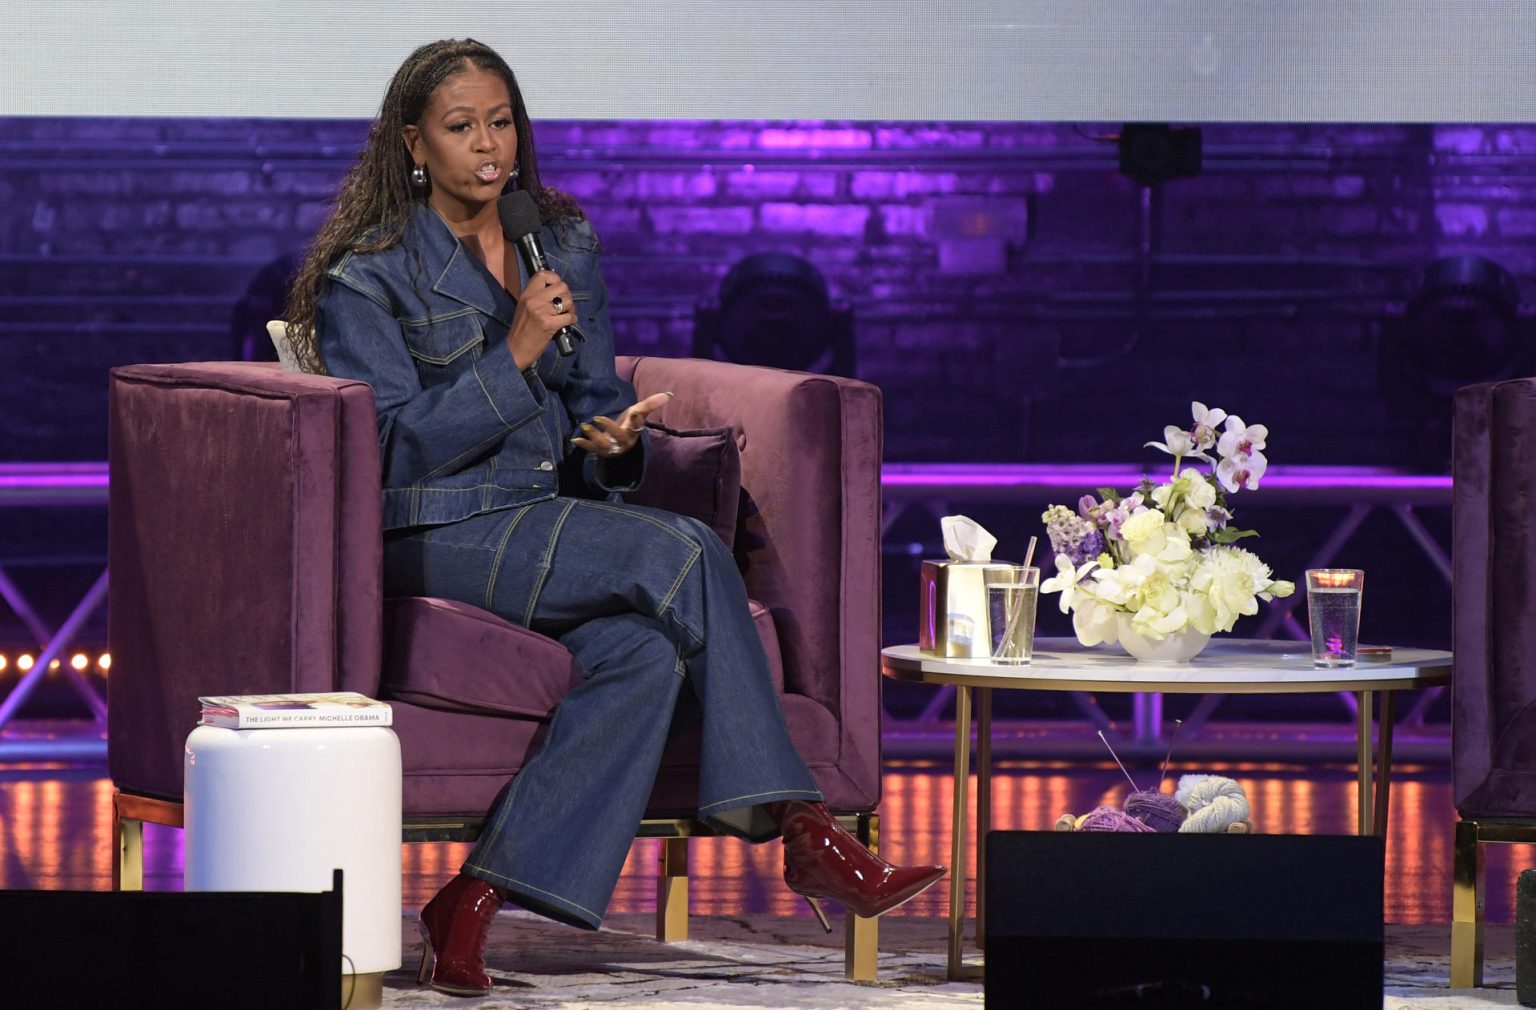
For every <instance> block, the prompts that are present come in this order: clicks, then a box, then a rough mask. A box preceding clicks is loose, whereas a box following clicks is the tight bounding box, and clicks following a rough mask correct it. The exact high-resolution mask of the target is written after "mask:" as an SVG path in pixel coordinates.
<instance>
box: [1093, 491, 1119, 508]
mask: <svg viewBox="0 0 1536 1010" xmlns="http://www.w3.org/2000/svg"><path fill="white" fill-rule="evenodd" d="M1094 494H1096V495H1098V496H1099V501H1107V502H1109V503H1110V504H1111V505H1119V504H1120V492H1119V491H1116V490H1115V489H1114V488H1112V487H1100V488H1094Z"/></svg>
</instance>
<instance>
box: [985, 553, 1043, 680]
mask: <svg viewBox="0 0 1536 1010" xmlns="http://www.w3.org/2000/svg"><path fill="white" fill-rule="evenodd" d="M986 583H987V629H988V634H989V635H990V643H991V650H990V652H989V653H988V655H989V656H990V657H991V659H992V662H994V663H1027V662H1029V661H1030V658H1031V657H1032V656H1033V655H1034V651H1035V604H1036V601H1037V599H1038V597H1039V592H1040V569H1038V568H1025V567H1024V566H1023V565H1009V566H1008V567H1006V568H997V569H993V570H989V571H988V572H987V573H986Z"/></svg>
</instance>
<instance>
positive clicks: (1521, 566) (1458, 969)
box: [1451, 378, 1536, 988]
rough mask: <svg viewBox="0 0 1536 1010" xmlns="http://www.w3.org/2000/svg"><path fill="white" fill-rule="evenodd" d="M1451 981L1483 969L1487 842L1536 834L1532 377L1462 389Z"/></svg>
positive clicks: (1535, 405) (1535, 426) (1468, 981)
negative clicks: (1484, 863)
mask: <svg viewBox="0 0 1536 1010" xmlns="http://www.w3.org/2000/svg"><path fill="white" fill-rule="evenodd" d="M1454 431H1455V434H1454V444H1453V450H1452V460H1453V465H1454V470H1455V480H1454V486H1455V491H1454V498H1453V505H1452V516H1451V519H1452V522H1451V526H1452V530H1453V534H1452V536H1453V541H1452V559H1453V565H1454V575H1455V586H1456V591H1455V595H1454V600H1453V618H1452V632H1451V635H1452V640H1453V645H1454V648H1455V661H1454V667H1453V674H1452V685H1451V701H1452V719H1453V721H1452V727H1451V752H1452V757H1453V759H1454V766H1455V771H1454V799H1455V802H1456V810H1457V812H1458V813H1459V814H1460V815H1461V820H1460V821H1459V822H1458V823H1457V825H1456V844H1455V866H1454V869H1453V877H1454V885H1453V899H1452V901H1453V911H1452V924H1451V985H1452V987H1454V988H1467V987H1470V986H1479V985H1482V980H1483V921H1482V920H1483V853H1482V848H1481V845H1482V843H1484V842H1536V606H1533V597H1532V594H1533V592H1536V378H1529V379H1512V380H1509V381H1504V382H1494V383H1485V384H1483V385H1478V386H1468V387H1466V388H1464V389H1461V390H1459V391H1458V392H1457V394H1456V402H1455V426H1454Z"/></svg>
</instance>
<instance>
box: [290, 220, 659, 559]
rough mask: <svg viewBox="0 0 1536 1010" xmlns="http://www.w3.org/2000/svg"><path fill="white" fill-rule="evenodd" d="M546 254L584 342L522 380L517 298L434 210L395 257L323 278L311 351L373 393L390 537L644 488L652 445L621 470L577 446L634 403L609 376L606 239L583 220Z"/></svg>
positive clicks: (352, 265)
mask: <svg viewBox="0 0 1536 1010" xmlns="http://www.w3.org/2000/svg"><path fill="white" fill-rule="evenodd" d="M540 240H541V242H542V243H543V246H544V252H545V255H546V256H547V258H548V260H549V263H550V268H551V269H552V270H554V271H555V272H556V273H558V274H559V275H560V277H561V278H562V279H563V280H564V281H565V282H566V283H567V284H568V285H569V286H570V289H571V294H572V296H573V297H574V300H575V303H576V304H575V306H574V310H575V313H576V317H577V319H578V322H579V325H580V327H581V329H582V331H583V332H584V333H585V335H586V339H585V340H584V341H578V342H577V349H576V353H575V354H572V355H570V356H568V357H561V356H560V354H559V352H558V351H557V349H556V347H555V345H554V343H553V341H552V342H551V343H550V345H549V346H548V347H547V348H545V351H544V355H543V356H542V357H541V358H540V359H539V360H538V362H536V363H535V364H534V366H533V367H531V368H529V369H528V371H526V372H520V371H519V370H518V367H517V364H516V362H515V361H514V360H513V357H512V353H511V351H510V350H509V349H508V347H507V341H506V336H507V330H508V329H509V328H510V326H511V324H512V313H513V311H514V310H515V309H516V307H517V300H516V299H515V298H513V297H512V296H511V295H510V294H509V293H508V292H507V291H506V289H505V288H504V287H503V286H502V285H501V283H500V282H499V281H497V280H496V279H495V278H494V277H493V276H492V274H491V273H490V271H489V270H487V269H486V268H485V266H484V264H482V263H481V262H480V260H479V259H478V257H476V256H475V255H474V254H473V253H472V252H471V251H470V250H469V249H467V248H466V247H465V246H464V244H463V243H462V242H460V241H459V239H458V237H457V236H456V235H454V234H453V232H452V230H451V229H450V228H449V227H448V224H447V222H445V221H444V220H443V219H442V218H441V217H440V216H438V214H437V212H436V211H434V210H432V209H431V208H430V207H428V206H427V205H426V204H421V205H419V206H418V207H417V208H416V211H415V213H414V215H413V216H412V218H411V221H410V222H409V223H408V224H407V227H406V231H405V237H404V239H403V240H402V241H401V242H400V243H399V244H397V245H395V246H393V247H391V248H389V249H386V250H384V251H382V252H377V253H367V254H356V253H348V254H347V255H345V256H343V257H342V258H341V259H340V260H339V261H337V263H336V265H335V266H334V267H332V268H331V270H330V271H329V274H328V276H327V278H326V281H325V283H324V285H323V288H322V291H321V294H320V298H319V302H318V306H317V312H316V320H315V338H316V342H317V344H318V347H319V351H320V357H321V360H322V361H323V362H324V363H325V367H326V370H327V371H328V372H330V374H332V375H335V376H340V377H344V378H352V379H359V380H361V381H363V382H366V383H368V384H369V385H370V386H372V387H373V396H374V407H375V409H376V410H377V412H378V425H379V450H380V455H381V456H382V461H383V486H384V528H385V529H399V528H402V527H408V526H427V525H437V524H441V523H449V522H455V521H457V520H460V519H465V518H468V517H469V516H472V515H477V514H479V513H482V512H488V511H492V510H494V509H503V508H510V507H513V506H518V505H526V504H529V503H530V502H535V501H539V500H541V499H545V498H551V497H554V496H555V495H556V494H564V495H568V496H573V497H583V498H602V497H608V498H616V497H617V494H616V492H620V491H629V490H633V489H634V488H636V487H638V486H639V483H640V479H641V476H642V475H643V471H644V464H645V452H646V441H645V439H646V436H645V435H644V434H642V435H641V441H640V443H639V444H637V445H636V447H635V448H634V449H632V450H630V451H629V452H628V453H626V454H624V455H623V456H621V457H619V458H618V459H616V460H607V459H598V458H594V457H591V456H588V455H587V454H586V453H585V452H583V451H582V450H581V449H578V448H576V447H575V446H573V445H571V443H570V437H571V435H572V434H573V433H574V432H575V430H576V428H577V427H578V426H579V425H580V424H581V423H582V422H583V421H589V420H591V419H592V417H594V416H595V415H598V414H603V415H606V416H608V417H611V418H617V417H618V415H619V413H620V412H621V411H623V410H624V408H625V407H628V406H629V405H630V404H632V403H634V402H635V392H634V388H633V387H632V386H631V385H630V384H629V383H628V382H625V381H624V380H623V379H620V378H619V377H618V376H617V375H616V374H615V372H614V361H613V329H612V326H611V324H610V323H609V320H608V293H607V288H606V287H605V285H604V284H603V277H602V274H601V272H600V271H599V269H598V255H597V238H596V236H595V235H594V233H593V231H592V227H591V225H589V224H588V223H587V222H586V221H585V220H580V219H574V218H567V219H564V220H562V221H560V222H558V223H557V224H555V225H553V226H550V225H546V226H545V227H544V228H543V230H542V231H541V233H540ZM507 256H508V257H509V261H510V259H511V258H512V257H513V256H514V253H513V250H512V248H511V246H510V245H509V246H508V249H507ZM526 280H527V278H526V276H525V277H524V281H525V282H526Z"/></svg>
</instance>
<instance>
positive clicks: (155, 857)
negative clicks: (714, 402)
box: [0, 759, 1536, 1010]
mask: <svg viewBox="0 0 1536 1010" xmlns="http://www.w3.org/2000/svg"><path fill="white" fill-rule="evenodd" d="M1130 771H1131V774H1132V775H1134V776H1136V778H1137V781H1138V783H1139V784H1141V785H1144V786H1146V785H1150V784H1151V783H1153V782H1155V781H1156V779H1157V767H1156V765H1155V764H1146V763H1142V764H1133V765H1131V766H1130ZM1188 772H1216V773H1220V774H1225V775H1230V776H1232V777H1234V778H1236V779H1237V780H1238V781H1239V782H1241V783H1242V784H1243V786H1244V788H1245V789H1246V791H1247V792H1248V795H1249V797H1250V799H1251V801H1252V803H1253V806H1254V811H1255V813H1254V822H1255V826H1256V828H1257V829H1258V830H1259V831H1264V832H1296V833H1314V834H1315V833H1335V834H1338V833H1349V832H1352V831H1353V830H1354V816H1355V814H1354V810H1355V796H1354V772H1353V768H1352V766H1351V765H1349V764H1348V763H1347V762H1337V763H1335V762H1312V763H1306V764H1302V763H1288V762H1280V761H1275V762H1232V761H1226V762H1221V761H1215V760H1212V761H1209V762H1194V761H1191V762H1187V763H1176V764H1175V765H1174V766H1173V767H1171V768H1170V770H1169V772H1168V775H1167V779H1166V782H1165V788H1168V789H1171V788H1172V787H1173V783H1174V782H1175V781H1176V780H1177V777H1178V776H1179V775H1180V774H1184V773H1188ZM950 781H951V780H950V777H949V768H948V765H947V762H945V761H942V760H936V761H890V762H888V763H887V773H886V777H885V784H884V787H885V798H884V801H883V803H882V805H881V812H882V824H881V841H882V852H883V853H884V854H885V855H887V856H888V857H889V858H891V859H893V860H896V861H898V862H900V861H911V862H938V863H946V862H948V850H949V818H950V807H951V796H950ZM1126 788H1127V785H1126V781H1125V778H1124V776H1123V775H1122V774H1121V772H1120V770H1119V769H1118V768H1116V767H1115V766H1114V765H1113V764H1112V763H1111V762H1109V761H1108V760H1104V761H1090V760H1079V759H1074V760H1071V761H1030V760H1005V761H999V762H998V764H997V776H996V779H995V814H994V817H995V821H996V824H997V826H998V827H1001V828H1019V829H1045V828H1049V827H1050V826H1051V825H1052V824H1053V823H1054V822H1055V820H1056V818H1057V817H1059V816H1060V815H1061V814H1062V813H1066V812H1074V813H1083V812H1086V811H1087V810H1090V809H1092V808H1093V807H1094V806H1097V805H1099V804H1101V803H1119V802H1120V801H1121V800H1122V799H1123V797H1124V793H1125V790H1126ZM1450 791H1451V786H1450V769H1449V767H1448V766H1447V765H1446V764H1444V763H1441V762H1424V763H1409V762H1406V761H1405V762H1403V763H1401V764H1399V765H1397V766H1396V767H1395V768H1394V785H1393V791H1392V809H1391V823H1390V833H1389V837H1388V846H1387V874H1386V908H1385V913H1386V919H1387V922H1388V923H1389V924H1392V925H1391V926H1390V927H1389V930H1388V964H1387V993H1388V996H1387V999H1386V1002H1385V1004H1384V1006H1385V1007H1388V1008H1399V1007H1418V1006H1434V1007H1436V1008H1442V1010H1452V1008H1458V1007H1484V1006H1507V1005H1514V1004H1515V1000H1514V993H1513V984H1514V983H1513V969H1512V949H1513V944H1512V938H1511V936H1510V933H1511V930H1510V929H1509V927H1507V926H1505V927H1502V928H1499V927H1496V928H1493V929H1490V931H1489V966H1488V980H1489V982H1490V983H1491V984H1492V986H1493V987H1492V988H1491V989H1489V990H1485V991H1481V992H1479V993H1476V994H1471V993H1469V994H1452V993H1450V992H1449V991H1448V990H1447V989H1445V988H1444V986H1445V985H1446V979H1447V977H1448V968H1447V967H1446V965H1447V955H1448V951H1449V932H1450V931H1449V927H1448V926H1447V925H1444V924H1446V923H1448V922H1449V921H1450V916H1451V904H1450V903H1451V887H1450V866H1451V831H1452V825H1453V824H1454V823H1455V813H1454V810H1453V808H1452V805H1451V798H1450ZM111 793H112V789H111V783H110V782H109V781H108V780H107V778H106V777H105V769H103V768H101V767H99V766H87V767H69V766H64V765H44V764H18V765H8V766H0V887H3V888H34V889H50V890H51V889H81V890H105V889H107V888H108V887H109V883H110V874H111V859H110V853H111V848H110V845H111V841H110V837H109V836H110V831H111ZM974 799H975V798H974V795H973V796H972V797H971V800H972V803H974ZM658 845H659V843H658V842H656V841H654V840H640V841H637V842H636V843H635V846H634V848H633V850H632V851H631V853H630V857H629V861H628V863H627V864H626V866H625V869H624V873H623V876H622V878H621V880H620V882H619V886H618V890H617V891H616V893H615V895H614V899H613V903H612V904H611V906H610V907H609V920H608V923H607V928H606V929H605V930H604V931H603V932H602V933H600V934H598V935H596V936H592V935H588V934H580V933H577V932H575V931H572V930H570V929H567V928H564V927H558V926H554V925H553V924H548V923H545V922H543V921H542V920H537V919H536V918H534V917H532V916H530V915H528V914H527V913H524V912H521V911H516V910H509V911H507V912H504V913H503V914H502V916H501V917H500V918H499V919H498V922H497V926H496V928H495V931H494V933H493V937H492V945H491V960H490V962H489V963H490V964H491V966H492V968H493V974H495V975H496V976H497V977H498V979H499V980H500V982H499V986H500V985H504V986H505V987H506V988H500V987H499V988H498V990H497V993H496V995H495V996H494V997H493V998H492V1001H491V1003H490V1004H489V1005H503V1004H501V1003H500V1001H501V1000H504V999H507V998H512V999H515V1000H517V1001H518V1002H517V1005H519V1006H551V1007H553V1006H582V1005H588V1004H589V1003H591V1002H606V1001H609V1000H613V999H615V998H618V996H617V994H618V993H619V992H621V991H622V992H626V993H630V994H632V995H633V998H632V999H626V1002H625V1005H626V1006H636V1007H646V1008H663V1007H670V1006H683V1005H691V1006H698V1005H701V1003H703V1004H707V1003H714V1004H715V1005H724V1004H727V1003H728V1004H729V1005H732V1006H739V1007H752V1006H758V1005H761V1006H786V1007H787V1006H794V1007H799V1006H805V1007H833V1006H847V1005H860V1006H880V1007H902V1008H929V1007H933V1008H937V1007H949V1006H955V1005H973V1006H974V1005H979V1002H980V987H979V986H978V985H976V984H963V983H946V982H944V981H943V980H942V975H943V964H944V944H945V939H944V938H945V927H944V918H943V917H944V914H945V911H946V905H945V902H946V894H947V891H946V889H945V888H944V887H942V886H940V887H935V888H933V889H931V890H930V891H929V892H928V893H927V894H924V895H922V896H920V897H919V898H918V899H916V900H914V901H912V902H910V903H909V904H907V905H906V906H903V907H902V908H900V909H898V910H896V911H895V912H893V913H891V914H890V915H889V916H887V917H886V918H885V920H884V921H883V924H882V942H881V979H882V981H881V982H880V983H879V984H877V985H876V986H874V987H868V986H859V987H856V988H855V987H853V986H850V985H848V984H845V983H842V982H841V981H840V977H841V970H842V953H841V929H840V928H839V929H838V931H837V932H836V933H835V934H834V935H832V936H830V937H827V936H824V935H823V934H822V933H821V931H820V930H819V929H818V928H816V926H815V924H814V920H813V919H812V918H811V916H810V912H809V909H808V908H807V907H806V905H805V904H804V902H803V901H801V900H800V899H798V898H796V897H795V896H794V895H793V894H791V893H790V892H789V891H788V890H787V889H786V888H785V887H784V885H783V883H782V881H781V880H780V879H779V874H780V872H781V866H782V864H781V862H780V860H781V856H780V850H779V846H778V845H776V844H769V845H761V846H751V845H747V844H745V843H741V842H737V841H735V840H731V839H698V840H696V841H695V843H694V847H693V851H692V853H691V854H690V864H691V870H692V877H691V880H692V884H691V891H692V894H691V908H692V913H693V916H694V918H693V929H692V935H693V939H692V940H691V941H690V942H689V943H687V944H682V945H677V946H675V947H669V946H664V945H658V944H655V943H654V940H651V939H648V938H647V936H646V934H647V931H648V930H649V929H650V928H651V913H652V910H653V908H654V897H655V883H656V861H657V854H658V853H657V849H658ZM468 848H469V847H468V846H467V845H461V844H448V843H443V844H422V845H407V846H403V847H402V865H403V868H404V890H403V894H404V905H405V907H404V909H403V910H402V929H404V930H405V934H404V935H405V940H406V960H407V966H406V968H405V969H403V970H402V972H401V973H398V974H395V975H391V976H390V978H389V979H388V980H387V989H386V1004H387V1005H394V1006H413V1007H414V1006H438V1005H442V1006H462V1005H466V1002H465V1001H456V1000H455V999H453V998H452V997H446V996H439V995H438V994H436V993H432V992H430V991H429V990H426V989H418V988H417V987H416V986H415V983H414V975H413V972H414V961H415V958H416V957H417V956H418V952H419V949H420V948H419V943H418V942H417V941H416V939H415V931H414V928H413V926H412V922H411V919H412V918H413V917H414V913H415V910H416V909H418V908H419V907H420V906H421V904H422V903H424V902H425V901H426V900H427V899H428V898H429V897H430V896H431V894H432V893H433V892H434V891H435V889H436V888H437V887H438V886H440V885H441V883H442V882H443V881H444V880H446V879H447V878H448V877H449V876H450V875H451V874H452V873H453V872H454V871H455V870H456V869H457V868H458V865H459V863H460V862H461V861H462V859H463V857H464V855H465V853H467V851H468ZM1487 852H1488V859H1487V873H1488V891H1487V895H1488V908H1487V911H1488V921H1489V922H1490V923H1495V924H1497V923H1508V922H1510V921H1511V920H1512V917H1513V910H1512V909H1513V900H1514V892H1515V879H1516V877H1517V876H1518V874H1519V871H1520V870H1521V869H1524V868H1526V867H1528V866H1531V865H1536V852H1533V850H1532V847H1530V846H1497V845H1495V846H1488V847H1487ZM181 858H182V849H181V833H180V832H179V831H175V830H171V829H163V828H157V827H155V826H153V825H149V826H146V831H145V881H146V886H147V887H149V888H150V889H155V890H175V889H179V888H180V886H181ZM971 865H972V866H974V865H975V861H974V858H973V859H972V861H971ZM972 884H974V880H973V881H972ZM972 900H973V901H974V895H973V896H972ZM972 950H973V951H974V948H972ZM744 983H746V984H744ZM810 983H815V984H814V985H813V984H810ZM714 986H727V987H729V992H728V993H727V992H726V991H725V990H722V991H720V992H719V993H715V994H711V993H710V989H711V987H714ZM1320 999H1322V1000H1323V1001H1322V1002H1320V1003H1319V1004H1318V1005H1325V1004H1326V998H1325V997H1324V996H1322V994H1320ZM480 1005H486V1004H480Z"/></svg>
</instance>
